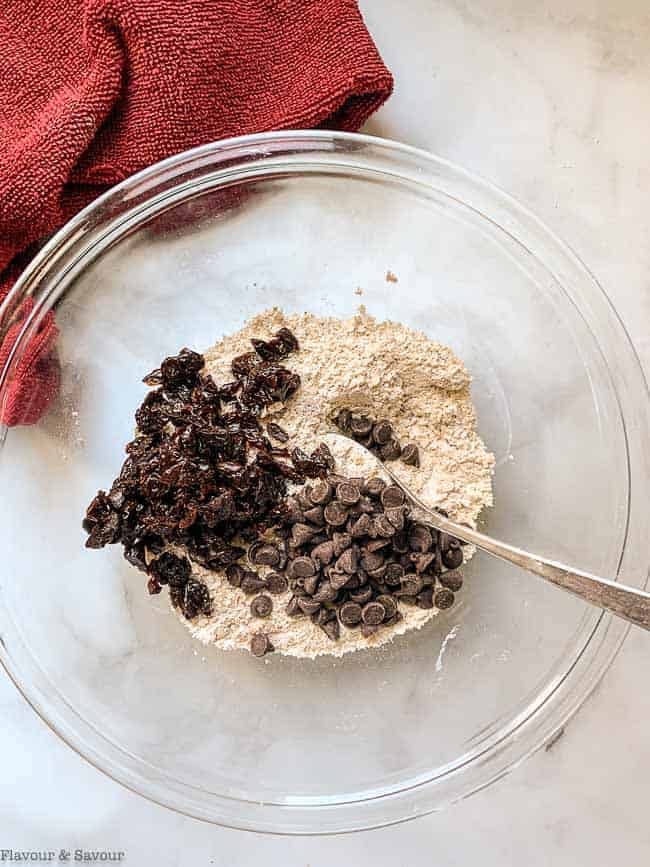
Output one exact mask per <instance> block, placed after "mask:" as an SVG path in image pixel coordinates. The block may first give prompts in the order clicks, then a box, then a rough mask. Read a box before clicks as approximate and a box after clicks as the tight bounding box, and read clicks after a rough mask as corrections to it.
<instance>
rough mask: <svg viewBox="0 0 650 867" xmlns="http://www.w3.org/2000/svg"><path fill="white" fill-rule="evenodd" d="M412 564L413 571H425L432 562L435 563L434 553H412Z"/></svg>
mask: <svg viewBox="0 0 650 867" xmlns="http://www.w3.org/2000/svg"><path fill="white" fill-rule="evenodd" d="M411 556H412V558H413V565H414V566H415V571H416V572H418V573H420V572H425V571H426V570H427V569H428V568H429V566H430V565H431V564H432V563H435V559H436V555H435V554H412V555H411Z"/></svg>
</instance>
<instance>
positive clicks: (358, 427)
mask: <svg viewBox="0 0 650 867" xmlns="http://www.w3.org/2000/svg"><path fill="white" fill-rule="evenodd" d="M350 430H351V431H352V434H353V436H354V437H355V438H356V437H366V436H368V434H370V433H371V431H372V419H370V418H368V416H367V415H353V416H352V418H351V420H350Z"/></svg>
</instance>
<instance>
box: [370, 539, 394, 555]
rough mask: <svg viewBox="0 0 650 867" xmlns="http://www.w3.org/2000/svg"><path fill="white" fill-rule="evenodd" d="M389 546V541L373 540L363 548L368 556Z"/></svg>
mask: <svg viewBox="0 0 650 867" xmlns="http://www.w3.org/2000/svg"><path fill="white" fill-rule="evenodd" d="M389 545H390V539H373V540H372V541H371V542H368V544H367V545H366V546H365V548H366V551H368V553H369V554H374V553H376V552H377V551H381V550H383V549H384V548H387V547H388V546H389Z"/></svg>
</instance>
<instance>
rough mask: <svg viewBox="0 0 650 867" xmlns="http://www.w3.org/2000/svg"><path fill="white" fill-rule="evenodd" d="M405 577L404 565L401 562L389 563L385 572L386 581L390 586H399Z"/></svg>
mask: <svg viewBox="0 0 650 867" xmlns="http://www.w3.org/2000/svg"><path fill="white" fill-rule="evenodd" d="M403 577H404V567H403V566H401V565H400V564H399V563H389V564H388V565H387V566H386V571H385V572H384V581H385V582H386V584H388V586H389V587H399V586H400V583H401V581H402V578H403Z"/></svg>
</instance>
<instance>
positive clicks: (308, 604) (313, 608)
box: [298, 598, 320, 614]
mask: <svg viewBox="0 0 650 867" xmlns="http://www.w3.org/2000/svg"><path fill="white" fill-rule="evenodd" d="M298 608H300V610H301V611H302V612H303V614H315V613H316V612H317V611H319V610H320V602H316V601H315V600H314V599H309V598H305V599H298Z"/></svg>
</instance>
